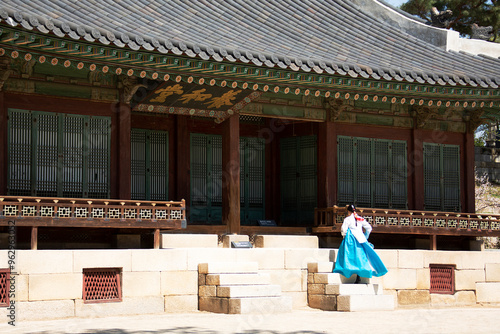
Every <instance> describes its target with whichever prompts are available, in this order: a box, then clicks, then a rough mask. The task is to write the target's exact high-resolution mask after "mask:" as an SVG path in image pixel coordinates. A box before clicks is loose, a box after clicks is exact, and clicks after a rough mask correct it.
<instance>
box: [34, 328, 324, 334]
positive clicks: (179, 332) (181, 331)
mask: <svg viewBox="0 0 500 334" xmlns="http://www.w3.org/2000/svg"><path fill="white" fill-rule="evenodd" d="M90 333H92V334H167V333H169V334H171V333H173V334H220V333H235V334H324V333H325V332H324V331H321V332H318V331H292V332H282V331H274V330H260V329H251V330H243V331H234V332H233V331H231V330H227V331H226V330H225V331H223V332H221V331H218V330H210V329H203V328H196V327H174V328H168V329H158V330H130V331H129V330H125V329H121V328H110V329H97V330H96V329H87V330H85V331H82V332H75V334H90ZM32 334H66V333H65V332H60V331H43V332H33V333H32Z"/></svg>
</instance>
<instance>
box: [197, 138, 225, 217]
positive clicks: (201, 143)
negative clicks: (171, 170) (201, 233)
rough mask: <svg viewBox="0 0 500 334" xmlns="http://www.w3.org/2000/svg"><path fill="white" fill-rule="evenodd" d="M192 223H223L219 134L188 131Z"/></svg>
mask: <svg viewBox="0 0 500 334" xmlns="http://www.w3.org/2000/svg"><path fill="white" fill-rule="evenodd" d="M190 151H191V210H190V219H189V220H190V221H191V222H192V223H195V224H196V223H204V224H205V223H208V224H220V223H222V137H221V136H219V135H205V134H197V133H192V134H191V149H190Z"/></svg>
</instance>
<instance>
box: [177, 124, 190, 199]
mask: <svg viewBox="0 0 500 334" xmlns="http://www.w3.org/2000/svg"><path fill="white" fill-rule="evenodd" d="M187 121H188V118H187V117H186V116H180V115H177V116H176V126H175V131H176V138H175V141H176V143H175V150H176V151H175V152H176V153H175V157H176V165H175V168H176V175H175V178H174V179H175V180H176V184H175V187H176V193H175V200H176V201H178V200H180V199H181V198H182V199H186V201H187V203H188V205H189V204H190V198H191V196H190V180H189V169H190V166H189V164H190V160H189V152H190V141H189V130H188V125H187Z"/></svg>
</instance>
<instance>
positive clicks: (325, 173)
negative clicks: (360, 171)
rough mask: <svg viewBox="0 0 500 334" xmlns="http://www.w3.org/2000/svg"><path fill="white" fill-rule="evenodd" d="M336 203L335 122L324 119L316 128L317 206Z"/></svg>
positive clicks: (325, 206) (327, 205) (328, 205)
mask: <svg viewBox="0 0 500 334" xmlns="http://www.w3.org/2000/svg"><path fill="white" fill-rule="evenodd" d="M336 203H337V132H336V124H335V123H333V122H329V121H326V122H324V123H321V124H319V129H318V207H323V208H327V207H331V206H333V205H335V204H336Z"/></svg>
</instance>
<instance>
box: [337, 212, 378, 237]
mask: <svg viewBox="0 0 500 334" xmlns="http://www.w3.org/2000/svg"><path fill="white" fill-rule="evenodd" d="M358 217H359V216H358ZM363 228H364V229H365V233H363ZM347 229H351V233H352V235H353V236H354V237H355V238H356V240H358V242H359V243H361V244H362V243H363V242H367V241H368V240H367V238H368V236H369V235H370V232H371V231H372V226H371V225H370V224H369V223H368V222H367V221H366V220H365V219H363V220H358V221H357V224H356V218H354V214H351V215H350V216H349V217H346V218H345V219H344V223H343V224H342V236H345V235H346V233H347Z"/></svg>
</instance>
